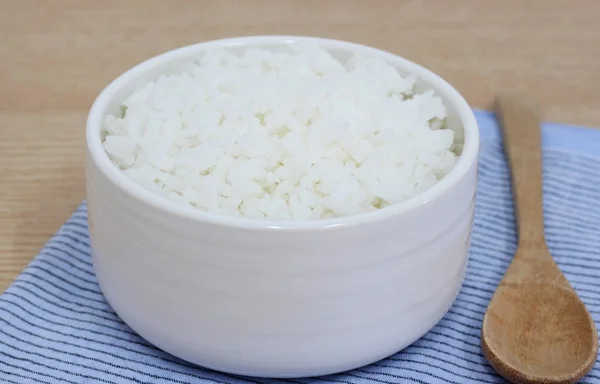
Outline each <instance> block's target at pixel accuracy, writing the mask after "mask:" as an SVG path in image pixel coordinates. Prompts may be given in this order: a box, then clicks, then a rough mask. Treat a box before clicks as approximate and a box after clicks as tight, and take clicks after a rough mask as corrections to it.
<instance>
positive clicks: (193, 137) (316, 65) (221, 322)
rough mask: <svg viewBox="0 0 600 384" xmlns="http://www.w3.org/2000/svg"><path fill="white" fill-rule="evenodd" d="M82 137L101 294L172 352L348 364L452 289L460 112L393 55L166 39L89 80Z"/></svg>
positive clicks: (232, 367)
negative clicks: (135, 60)
mask: <svg viewBox="0 0 600 384" xmlns="http://www.w3.org/2000/svg"><path fill="white" fill-rule="evenodd" d="M86 141H87V159H86V184H87V204H88V220H89V228H90V238H91V247H92V259H93V263H94V268H95V272H96V276H97V280H98V282H99V284H100V287H101V289H102V292H103V293H104V295H105V297H106V299H107V301H108V302H109V304H110V305H111V306H112V308H113V309H114V310H115V312H116V313H117V314H118V315H119V316H120V317H121V318H122V319H123V320H124V321H125V322H126V323H127V324H128V325H129V326H130V327H131V328H132V329H133V330H134V331H135V332H137V333H138V334H139V335H140V336H142V337H143V338H145V339H146V340H148V341H149V342H150V343H152V344H154V345H156V346H157V347H159V348H161V349H163V350H164V351H166V352H168V353H171V354H173V355H175V356H177V357H179V358H181V359H184V360H186V361H189V362H192V363H195V364H198V365H201V366H204V367H207V368H211V369H215V370H219V371H223V372H228V373H234V374H240V375H248V376H257V377H280V378H282V377H307V376H317V375H324V374H331V373H336V372H341V371H345V370H349V369H352V368H356V367H360V366H363V365H366V364H369V363H372V362H375V361H377V360H380V359H382V358H385V357H387V356H389V355H391V354H394V353H396V352H398V351H400V350H402V349H403V348H405V347H406V346H408V345H410V344H411V343H413V342H414V341H416V340H417V339H419V338H420V337H421V336H423V335H424V334H425V333H426V332H428V331H429V330H430V329H431V328H432V327H433V326H434V325H435V324H436V323H437V322H438V321H439V320H440V319H441V318H442V317H443V316H444V314H445V313H446V312H447V310H448V309H449V307H450V306H451V305H452V303H453V301H454V299H455V297H456V295H457V293H458V291H459V289H460V287H461V284H462V281H463V277H464V273H465V268H466V262H467V258H468V256H467V255H468V247H469V242H470V233H471V228H472V220H473V212H474V205H475V190H476V184H477V160H478V154H479V136H478V128H477V123H476V120H475V117H474V115H473V112H472V110H471V109H470V108H469V105H468V104H467V102H466V101H465V100H464V98H463V97H462V96H461V95H460V94H459V93H458V92H457V91H456V90H455V89H454V88H453V87H452V86H450V85H449V84H448V83H447V82H446V81H444V80H443V79H442V78H440V77H439V76H437V75H436V74H434V73H432V72H431V71H429V70H427V69H425V68H423V67H422V66H420V65H417V64H415V63H413V62H410V61H408V60H406V59H403V58H401V57H399V56H396V55H394V54H391V53H388V52H384V51H381V50H378V49H375V48H371V47H367V46H363V45H359V44H354V43H350V42H343V41H337V40H330V39H322V38H312V37H297V36H252V37H240V38H231V39H225V40H217V41H210V42H204V43H200V44H195V45H191V46H186V47H183V48H179V49H175V50H173V51H170V52H167V53H164V54H161V55H159V56H156V57H154V58H151V59H149V60H147V61H145V62H143V63H141V64H139V65H137V66H135V67H133V68H132V69H130V70H128V71H127V72H125V73H124V74H122V75H121V76H119V77H118V78H117V79H116V80H114V81H113V82H112V83H111V84H109V85H108V86H107V87H106V88H105V89H104V90H103V91H102V92H101V93H100V95H99V96H98V98H97V99H96V101H95V102H94V104H93V106H92V108H91V110H90V113H89V116H88V120H87V131H86Z"/></svg>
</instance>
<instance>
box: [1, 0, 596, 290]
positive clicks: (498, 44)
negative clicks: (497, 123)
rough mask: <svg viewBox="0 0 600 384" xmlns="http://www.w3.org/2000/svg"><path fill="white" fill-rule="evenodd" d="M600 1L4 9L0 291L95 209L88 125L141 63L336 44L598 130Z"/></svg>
mask: <svg viewBox="0 0 600 384" xmlns="http://www.w3.org/2000/svg"><path fill="white" fill-rule="evenodd" d="M599 19H600V1H598V0H587V1H585V0H539V1H535V0H527V1H524V0H456V1H453V0H429V1H427V0H426V1H419V0H413V1H402V0H389V1H385V0H369V1H327V0H314V1H312V0H307V1H292V0H268V1H267V0H264V1H260V0H246V1H228V0H217V1H191V0H190V1H167V0H157V1H150V0H129V1H123V0H118V1H106V0H105V1H79V0H74V1H62V0H53V1H41V0H38V1H33V0H0V101H1V102H0V165H1V166H0V292H1V291H2V290H4V288H6V287H7V286H8V285H9V284H10V282H11V281H12V280H13V279H14V277H15V276H16V275H17V274H18V273H19V271H20V270H21V269H22V268H23V267H24V266H25V265H26V264H27V263H28V262H29V260H30V259H31V258H32V257H33V256H34V255H35V254H36V253H37V252H38V250H39V249H40V247H41V246H43V244H44V243H45V242H46V241H47V239H48V238H49V237H50V236H51V235H52V234H53V233H54V232H55V231H56V230H57V229H58V228H59V226H60V225H61V223H62V222H63V221H64V220H65V219H67V218H68V217H69V215H70V214H71V212H72V211H73V209H75V208H76V207H77V205H78V204H79V203H80V202H81V200H82V199H84V196H85V191H84V174H83V157H84V125H85V119H86V114H87V111H88V109H89V107H90V105H91V103H92V101H93V100H94V98H95V97H96V95H97V94H98V93H99V92H100V90H101V89H102V88H103V87H104V86H105V85H107V84H108V82H110V81H111V80H112V79H113V78H115V77H116V76H118V75H119V74H120V73H122V72H123V71H125V70H126V69H128V68H129V67H131V66H133V65H134V64H136V63H138V62H140V61H142V60H144V59H146V58H149V57H151V56H153V55H156V54H158V53H161V52H163V51H166V50H169V49H172V48H175V47H179V46H182V45H187V44H191V43H194V42H199V41H203V40H209V39H215V38H221V37H228V36H238V35H251V34H298V35H313V36H326V37H333V38H339V39H345V40H352V41H356V42H360V43H364V44H369V45H373V46H376V47H378V48H382V49H385V50H389V51H392V52H394V53H397V54H400V55H402V56H405V57H407V58H409V59H411V60H413V61H416V62H418V63H420V64H423V65H425V66H426V67H429V68H430V69H432V70H433V71H435V72H437V73H439V74H441V75H442V76H443V77H445V78H446V79H447V80H448V81H450V83H452V84H453V85H454V86H455V87H456V88H458V90H459V91H460V92H462V93H463V95H464V96H465V97H466V98H467V100H468V101H469V102H470V103H471V105H473V106H474V107H479V108H485V107H488V106H489V104H490V102H491V100H492V98H493V96H494V94H496V93H497V92H499V91H507V90H514V91H515V92H518V93H521V94H523V95H526V96H531V97H535V98H537V100H538V101H539V103H540V104H541V106H542V111H543V113H544V117H545V118H546V119H548V120H554V121H560V122H567V123H573V124H584V125H596V126H600V88H599V86H598V85H599V84H600V60H599V59H600V43H599V41H600V23H598V20H599Z"/></svg>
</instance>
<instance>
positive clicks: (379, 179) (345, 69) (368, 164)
mask: <svg viewBox="0 0 600 384" xmlns="http://www.w3.org/2000/svg"><path fill="white" fill-rule="evenodd" d="M414 84H415V77H413V76H407V77H402V76H401V75H400V74H399V73H398V72H397V71H396V70H395V69H394V68H393V67H391V66H390V65H387V64H386V63H385V62H383V61H382V60H380V59H378V58H374V57H362V56H354V57H352V58H351V59H350V60H349V61H348V62H346V63H342V62H340V61H338V60H336V59H334V58H333V57H332V56H331V55H329V54H328V53H327V52H326V51H324V50H322V49H320V48H319V47H317V46H312V45H292V46H291V48H289V50H288V51H285V52H280V51H277V52H272V51H269V50H265V49H247V50H246V51H244V52H243V53H242V54H241V55H235V54H233V53H232V52H229V51H227V50H221V49H219V50H214V51H210V52H207V53H206V54H204V55H203V56H202V57H199V58H198V60H197V61H196V62H195V63H194V66H193V68H192V69H191V70H189V71H187V72H185V73H181V74H176V75H168V76H161V77H160V78H158V79H157V80H156V81H153V82H149V83H147V84H146V85H144V86H143V87H140V88H138V89H137V90H136V91H135V92H134V93H133V94H131V96H129V97H128V98H127V99H126V100H125V101H123V103H122V111H123V112H122V114H121V116H115V115H108V116H106V119H105V121H104V127H103V132H102V138H103V144H104V148H105V150H106V152H107V153H108V155H109V157H110V159H111V160H112V161H113V163H114V164H115V165H116V166H117V167H118V168H119V169H121V170H122V172H123V173H124V174H125V175H126V176H127V177H129V178H130V179H131V180H133V181H134V182H136V183H138V184H139V185H141V186H142V187H144V188H147V189H149V190H150V191H152V192H154V193H156V194H158V195H161V196H164V197H166V198H168V199H171V200H174V201H176V202H178V203H181V204H184V205H188V206H192V207H196V208H199V209H201V210H204V211H208V212H213V213H218V214H224V215H230V216H241V217H249V218H258V219H290V220H308V219H313V220H314V219H324V218H334V217H342V216H347V215H355V214H360V213H363V212H369V211H374V210H378V209H382V208H385V207H387V206H389V205H391V204H397V203H399V202H401V201H403V200H405V199H408V198H410V197H412V196H415V195H417V194H419V193H421V192H423V191H425V190H427V189H428V188H431V187H432V186H433V185H435V184H436V183H437V182H438V181H439V180H440V179H441V178H442V177H444V176H445V175H446V174H447V173H448V172H449V171H450V169H451V168H452V167H453V165H454V164H455V162H456V155H455V153H454V152H453V150H454V133H453V131H452V130H450V129H444V127H443V122H444V121H445V118H446V108H445V107H444V105H443V104H442V101H441V99H440V98H439V97H437V96H435V94H434V92H433V91H426V92H423V93H415V92H414Z"/></svg>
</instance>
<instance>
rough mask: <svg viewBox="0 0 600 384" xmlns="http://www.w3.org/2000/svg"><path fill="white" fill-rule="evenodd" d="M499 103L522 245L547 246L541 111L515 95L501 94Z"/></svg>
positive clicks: (523, 246)
mask: <svg viewBox="0 0 600 384" xmlns="http://www.w3.org/2000/svg"><path fill="white" fill-rule="evenodd" d="M496 103H497V106H496V110H497V111H499V118H500V120H501V126H502V130H503V138H504V151H505V153H506V157H507V161H508V163H509V166H510V169H511V174H512V188H513V195H514V200H515V214H516V219H517V231H518V238H519V248H520V249H522V250H523V249H530V250H534V249H536V250H539V249H545V248H546V242H545V238H544V209H543V203H542V150H541V129H540V123H539V118H538V114H537V110H535V109H533V108H532V107H531V106H530V105H528V104H527V103H525V102H524V101H522V100H520V99H517V98H514V97H512V96H510V97H499V98H498V99H497V101H496Z"/></svg>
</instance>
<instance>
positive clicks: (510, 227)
mask: <svg viewBox="0 0 600 384" xmlns="http://www.w3.org/2000/svg"><path fill="white" fill-rule="evenodd" d="M477 117H478V120H479V123H480V125H481V131H482V151H481V161H480V167H479V170H480V183H479V189H478V197H477V208H476V213H475V229H474V233H473V242H472V247H471V254H470V261H469V265H468V270H467V275H466V280H465V283H464V286H463V289H462V291H461V293H460V295H459V296H458V298H457V299H456V302H455V304H454V306H453V307H452V308H451V309H450V311H449V312H448V314H447V315H446V316H445V317H444V319H443V320H441V321H440V323H439V324H438V325H437V326H436V327H435V328H434V329H433V330H431V331H430V332H429V333H428V334H427V335H425V336H424V337H423V338H421V339H420V340H419V341H417V342H416V343H415V344H414V345H412V346H410V347H409V348H406V349H405V350H404V351H402V352H400V353H398V354H396V355H394V356H392V357H390V358H388V359H385V360H383V361H380V362H378V363H375V364H372V365H370V366H367V367H363V368H359V369H356V370H354V371H351V372H347V373H342V374H338V375H332V376H327V377H320V378H312V379H296V380H262V379H252V378H241V377H236V376H233V375H227V374H222V373H218V372H214V371H210V370H207V369H202V368H199V367H195V366H192V365H190V364H187V363H185V362H183V361H181V360H178V359H176V358H174V357H172V356H170V355H168V354H166V353H164V352H162V351H160V350H158V349H157V348H155V347H154V346H152V345H149V344H148V343H147V342H146V341H144V340H143V339H141V338H140V337H138V336H137V335H136V334H135V333H134V332H133V331H132V330H131V329H130V328H129V327H127V325H125V324H124V323H123V322H122V321H121V320H120V319H119V318H118V317H117V316H116V315H115V314H114V312H113V311H112V310H111V308H110V307H109V306H108V304H107V303H106V302H105V301H104V298H103V296H102V294H101V293H100V290H99V288H98V285H97V284H96V280H95V277H94V271H93V269H92V265H91V264H90V248H89V238H88V230H87V224H86V206H85V203H84V204H82V206H81V207H80V208H79V209H78V210H77V211H76V212H75V213H74V214H73V216H72V217H71V219H69V221H67V223H65V225H64V226H63V227H62V228H61V229H60V230H59V231H58V233H57V234H56V236H54V238H52V239H51V240H50V241H49V242H48V244H47V245H46V246H45V247H44V249H43V250H42V251H41V253H40V255H39V256H38V257H36V258H35V259H34V260H33V262H32V263H31V265H29V266H28V267H27V268H26V269H25V271H24V272H23V273H22V274H21V275H20V276H19V277H18V278H17V280H16V281H15V282H14V284H13V285H12V286H11V287H10V288H9V289H8V290H7V291H6V292H5V293H4V294H3V295H2V296H0V382H2V383H15V384H22V383H72V384H75V383H77V384H79V383H109V384H116V383H119V384H120V383H214V384H230V383H242V384H244V383H280V382H286V383H296V384H298V383H321V384H322V383H331V384H353V383H369V384H388V383H405V382H406V383H410V382H412V383H421V384H424V383H453V384H462V383H468V382H474V383H503V382H504V380H503V379H502V378H500V377H499V376H498V375H497V374H496V373H495V372H494V371H493V370H492V369H491V368H490V366H489V365H488V364H487V362H486V361H485V359H484V358H483V356H482V354H481V350H480V344H479V332H480V326H481V321H482V318H483V314H484V311H485V309H486V306H487V304H488V301H489V300H490V298H491V296H492V294H493V292H494V289H495V288H496V285H497V284H498V282H499V280H500V278H501V277H502V275H503V273H504V271H505V269H506V267H507V266H508V264H509V262H510V261H511V258H512V256H513V252H514V250H515V225H514V218H513V203H512V199H511V192H510V183H509V182H510V178H509V173H508V170H507V167H506V162H505V159H504V157H503V154H502V148H501V145H500V142H499V132H498V127H497V124H496V121H495V119H494V116H493V115H491V114H489V113H485V112H477ZM543 141H544V149H545V153H544V177H545V184H544V192H545V210H546V233H547V235H548V245H549V246H550V248H551V250H552V253H553V255H554V257H555V259H556V261H557V262H558V264H559V265H560V267H561V268H562V270H563V271H564V272H565V274H566V275H567V277H568V278H569V280H570V281H571V283H572V284H573V285H574V287H575V289H576V290H577V292H578V293H579V295H580V296H581V298H582V299H583V301H584V302H585V303H586V304H587V306H588V308H589V310H590V311H591V312H592V315H593V317H594V319H595V320H596V322H598V321H600V236H598V234H599V233H600V131H594V130H587V129H582V128H575V127H565V126H559V125H552V124H546V125H545V126H544V134H543ZM582 382H583V383H598V384H600V363H598V362H596V365H595V367H594V370H593V371H592V372H591V373H590V374H589V375H588V376H587V377H585V378H584V379H583V380H582Z"/></svg>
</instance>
